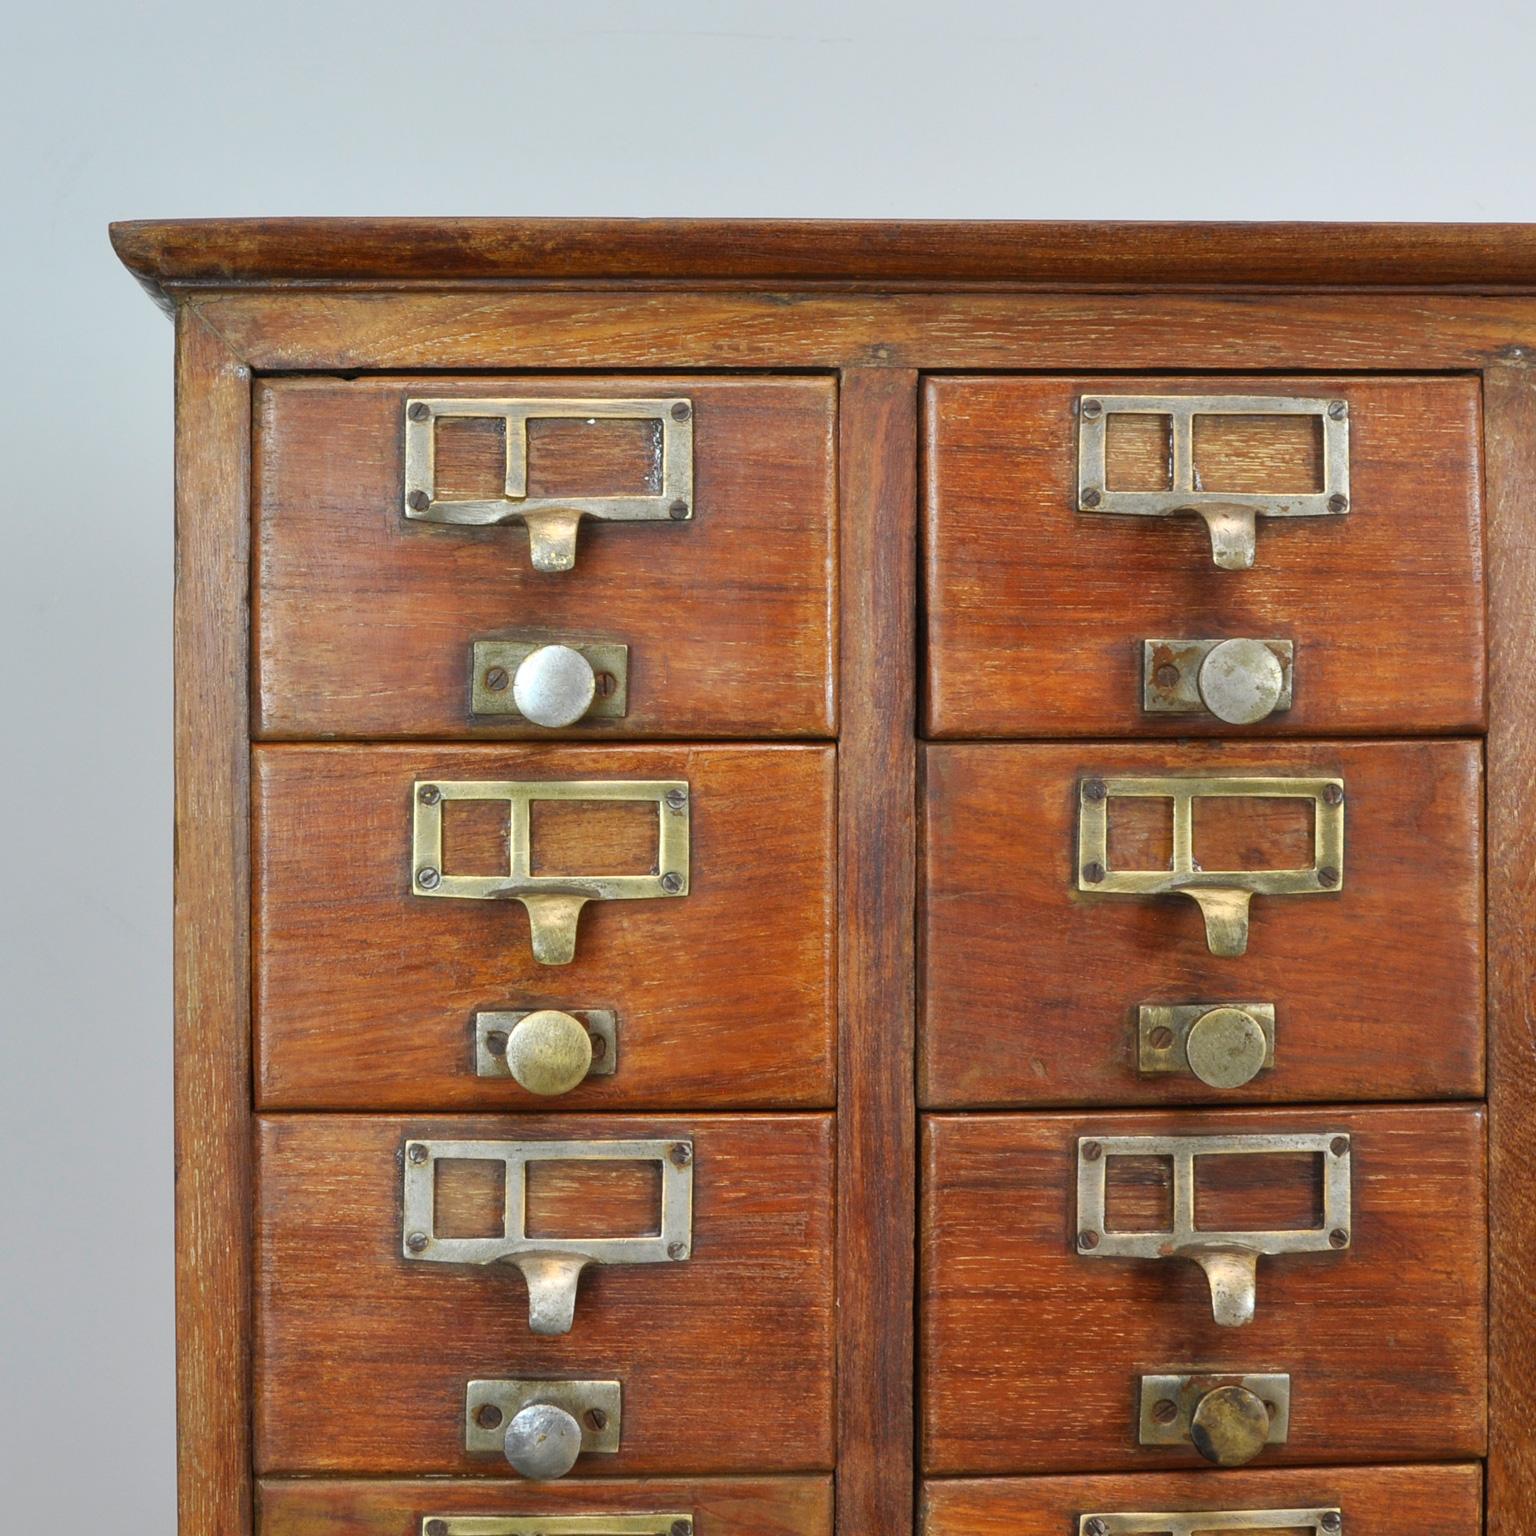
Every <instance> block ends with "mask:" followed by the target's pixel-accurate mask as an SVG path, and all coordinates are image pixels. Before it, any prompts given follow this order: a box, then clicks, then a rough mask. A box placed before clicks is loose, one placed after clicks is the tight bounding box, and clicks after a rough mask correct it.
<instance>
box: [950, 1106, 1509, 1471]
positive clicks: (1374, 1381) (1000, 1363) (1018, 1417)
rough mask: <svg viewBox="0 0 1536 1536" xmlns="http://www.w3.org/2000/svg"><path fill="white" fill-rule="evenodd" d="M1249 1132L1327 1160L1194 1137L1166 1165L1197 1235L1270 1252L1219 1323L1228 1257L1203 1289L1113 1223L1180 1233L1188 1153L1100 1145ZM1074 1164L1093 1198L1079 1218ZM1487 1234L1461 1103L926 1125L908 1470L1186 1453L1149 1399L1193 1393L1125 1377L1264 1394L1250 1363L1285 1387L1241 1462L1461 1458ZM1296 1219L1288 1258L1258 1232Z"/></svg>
mask: <svg viewBox="0 0 1536 1536" xmlns="http://www.w3.org/2000/svg"><path fill="white" fill-rule="evenodd" d="M1256 1136H1258V1137H1263V1136H1268V1137H1305V1138H1308V1139H1309V1141H1310V1143H1311V1144H1312V1146H1313V1147H1314V1148H1315V1146H1316V1143H1317V1142H1318V1141H1319V1140H1320V1141H1321V1143H1322V1146H1323V1148H1324V1150H1322V1151H1316V1150H1307V1149H1306V1147H1305V1146H1302V1149H1301V1150H1296V1149H1295V1148H1294V1147H1293V1148H1292V1149H1290V1150H1286V1149H1285V1147H1284V1146H1282V1147H1280V1148H1275V1147H1273V1146H1270V1147H1265V1148H1257V1149H1256V1148H1255V1147H1254V1144H1253V1143H1251V1142H1250V1143H1248V1144H1247V1146H1248V1148H1249V1150H1248V1154H1247V1155H1222V1151H1223V1149H1222V1148H1220V1147H1218V1146H1217V1145H1216V1144H1215V1143H1214V1142H1206V1143H1204V1150H1203V1151H1202V1152H1201V1153H1200V1155H1198V1156H1196V1157H1195V1158H1194V1161H1193V1173H1192V1175H1188V1174H1185V1173H1183V1172H1180V1173H1179V1175H1178V1180H1177V1182H1179V1183H1182V1181H1183V1180H1184V1178H1186V1177H1188V1178H1189V1179H1190V1182H1191V1183H1192V1186H1193V1188H1192V1199H1193V1207H1194V1217H1195V1220H1196V1223H1197V1226H1198V1233H1197V1234H1196V1236H1195V1238H1194V1239H1193V1240H1192V1241H1193V1242H1194V1243H1196V1244H1201V1243H1203V1244H1206V1245H1208V1247H1209V1248H1212V1249H1220V1250H1222V1251H1224V1252H1230V1251H1235V1250H1236V1249H1237V1248H1238V1247H1240V1246H1243V1244H1244V1243H1245V1242H1246V1244H1247V1246H1248V1247H1249V1248H1250V1249H1251V1250H1259V1251H1264V1252H1265V1254H1266V1256H1265V1257H1261V1258H1259V1259H1258V1261H1257V1275H1256V1292H1255V1293H1254V1294H1255V1295H1256V1305H1255V1307H1254V1311H1253V1315H1252V1318H1251V1321H1249V1322H1248V1323H1247V1324H1246V1325H1241V1326H1234V1325H1232V1322H1231V1320H1230V1318H1229V1320H1228V1322H1227V1323H1225V1324H1220V1323H1218V1322H1217V1321H1216V1310H1217V1299H1218V1294H1219V1290H1220V1287H1221V1285H1222V1284H1223V1283H1226V1284H1228V1285H1231V1284H1232V1278H1231V1275H1230V1273H1229V1272H1226V1273H1224V1269H1223V1264H1224V1261H1220V1260H1217V1259H1216V1258H1215V1257H1209V1258H1208V1259H1207V1261H1206V1262H1207V1264H1209V1265H1210V1267H1211V1270H1212V1273H1211V1276H1210V1278H1209V1279H1208V1276H1207V1274H1206V1273H1205V1272H1204V1271H1205V1265H1203V1264H1202V1263H1201V1262H1199V1261H1197V1260H1196V1259H1194V1258H1191V1257H1188V1256H1186V1255H1185V1254H1184V1253H1183V1252H1180V1253H1177V1254H1173V1255H1171V1256H1168V1257H1126V1256H1123V1255H1122V1254H1121V1253H1120V1251H1119V1250H1121V1249H1122V1248H1123V1247H1126V1246H1128V1245H1129V1243H1128V1240H1127V1239H1126V1237H1125V1234H1128V1233H1135V1234H1138V1235H1139V1240H1140V1242H1141V1243H1143V1244H1145V1245H1147V1246H1149V1247H1151V1248H1152V1249H1153V1250H1156V1249H1158V1248H1160V1247H1161V1248H1171V1247H1174V1246H1176V1245H1177V1246H1180V1247H1181V1248H1182V1247H1183V1246H1186V1239H1184V1238H1183V1237H1181V1236H1180V1235H1179V1234H1180V1232H1181V1231H1186V1230H1187V1229H1188V1228H1187V1221H1188V1212H1187V1211H1186V1210H1185V1209H1184V1201H1185V1200H1186V1199H1188V1198H1190V1196H1188V1195H1184V1194H1180V1193H1178V1192H1177V1191H1176V1190H1171V1189H1170V1179H1171V1178H1173V1177H1174V1173H1175V1170H1176V1169H1180V1168H1181V1167H1183V1166H1185V1165H1184V1164H1183V1163H1182V1161H1181V1160H1182V1158H1183V1156H1184V1154H1183V1153H1182V1152H1180V1151H1179V1150H1178V1149H1177V1148H1168V1147H1165V1146H1161V1145H1155V1144H1149V1143H1147V1142H1144V1141H1141V1142H1136V1143H1135V1144H1134V1145H1133V1146H1131V1147H1129V1148H1128V1147H1127V1146H1126V1145H1125V1143H1124V1142H1118V1143H1117V1142H1115V1141H1113V1140H1112V1138H1169V1137H1173V1138H1187V1137H1193V1138H1200V1137H1256ZM1340 1141H1342V1142H1343V1145H1342V1147H1340V1146H1338V1143H1339V1142H1340ZM1297 1145H1301V1144H1299V1143H1298V1144H1297ZM1238 1150H1239V1149H1236V1148H1233V1147H1231V1146H1230V1145H1229V1146H1228V1147H1226V1148H1225V1151H1226V1152H1227V1153H1229V1154H1231V1153H1234V1152H1236V1151H1238ZM1336 1151H1338V1152H1339V1153H1340V1155H1338V1156H1335V1152H1336ZM1093 1168H1097V1169H1099V1170H1102V1172H1101V1173H1100V1174H1099V1175H1098V1177H1100V1178H1101V1179H1102V1181H1103V1183H1102V1185H1101V1186H1100V1187H1101V1188H1102V1190H1103V1197H1102V1198H1103V1210H1104V1212H1106V1213H1107V1216H1105V1217H1104V1218H1102V1225H1101V1226H1100V1227H1098V1228H1095V1226H1094V1223H1095V1221H1096V1220H1097V1219H1099V1218H1097V1217H1096V1214H1095V1212H1094V1208H1093V1205H1092V1200H1091V1192H1092V1190H1093V1187H1094V1186H1093V1182H1092V1180H1093V1177H1094V1174H1093V1173H1092V1172H1091V1169H1093ZM1080 1180H1081V1181H1082V1182H1083V1185H1084V1189H1085V1190H1086V1191H1087V1192H1088V1194H1089V1198H1088V1199H1085V1200H1083V1201H1081V1202H1080V1199H1079V1183H1080ZM1341 1181H1342V1185H1343V1193H1341V1192H1340V1188H1339V1185H1340V1182H1341ZM1486 1230H1487V1227H1486V1200H1485V1183H1484V1136H1483V1114H1482V1111H1481V1110H1480V1109H1479V1108H1476V1107H1472V1106H1439V1107H1425V1106H1415V1107H1412V1108H1403V1109H1353V1108H1350V1109H1339V1108H1331V1107H1323V1108H1318V1107H1307V1108H1305V1109H1290V1110H1269V1111H1260V1112H1253V1111H1229V1112H1222V1113H1215V1114H1213V1113H1210V1112H1200V1111H1185V1112H1182V1113H1179V1114H1163V1115H1147V1114H1142V1115H1126V1114H1113V1113H1105V1112H1099V1113H1078V1114H1072V1115H1037V1116H1022V1115H995V1116H980V1117H961V1116H954V1117H951V1116H933V1117H930V1118H929V1119H928V1120H927V1122H926V1124H925V1128H924V1146H923V1195H922V1281H921V1306H922V1320H921V1350H922V1371H923V1383H924V1388H923V1405H922V1437H923V1441H922V1455H923V1466H924V1468H925V1470H926V1471H927V1472H929V1473H934V1474H952V1473H963V1474H985V1473H1009V1472H1012V1473H1019V1472H1058V1471H1062V1472H1067V1471H1123V1470H1132V1469H1134V1470H1152V1469H1158V1470H1160V1469H1162V1468H1165V1467H1166V1468H1174V1469H1177V1468H1180V1467H1190V1466H1200V1465H1202V1461H1201V1456H1200V1455H1199V1454H1198V1453H1197V1452H1196V1451H1195V1450H1194V1449H1193V1447H1192V1446H1191V1445H1189V1444H1187V1443H1185V1437H1184V1436H1182V1435H1180V1434H1179V1433H1178V1427H1177V1424H1176V1426H1175V1428H1174V1429H1170V1430H1167V1431H1164V1430H1163V1429H1161V1428H1160V1427H1159V1426H1160V1425H1161V1424H1162V1422H1163V1420H1162V1417H1161V1409H1160V1407H1159V1406H1158V1405H1160V1404H1161V1403H1162V1402H1164V1401H1165V1400H1171V1401H1173V1406H1174V1407H1175V1408H1178V1407H1179V1406H1180V1403H1181V1402H1182V1404H1183V1408H1184V1409H1185V1410H1186V1411H1188V1410H1194V1411H1198V1410H1199V1407H1200V1401H1201V1399H1200V1397H1199V1396H1191V1397H1185V1396H1184V1395H1183V1394H1182V1393H1174V1392H1173V1389H1171V1388H1170V1389H1167V1390H1163V1389H1157V1388H1155V1387H1154V1386H1153V1384H1151V1383H1149V1382H1147V1381H1146V1378H1150V1377H1155V1376H1165V1375H1183V1374H1193V1375H1194V1376H1195V1377H1197V1378H1211V1379H1212V1380H1211V1384H1212V1385H1214V1386H1218V1387H1221V1386H1226V1385H1229V1384H1230V1385H1236V1384H1241V1385H1242V1386H1244V1387H1245V1388H1246V1387H1250V1386H1252V1387H1253V1389H1254V1391H1255V1392H1258V1393H1260V1394H1261V1395H1262V1398H1263V1400H1264V1401H1272V1400H1273V1401H1278V1399H1276V1398H1275V1392H1276V1390H1278V1389H1276V1388H1274V1387H1273V1385H1272V1384H1270V1385H1263V1384H1256V1383H1254V1382H1253V1380H1252V1378H1254V1377H1255V1376H1270V1375H1275V1374H1281V1375H1284V1376H1287V1377H1288V1378H1289V1435H1288V1438H1287V1439H1286V1441H1285V1443H1284V1444H1268V1445H1266V1446H1264V1448H1262V1449H1259V1450H1258V1452H1257V1454H1258V1458H1259V1464H1260V1465H1263V1464H1268V1463H1273V1462H1281V1463H1294V1464H1297V1465H1306V1464H1321V1463H1348V1462H1361V1463H1368V1462H1377V1461H1387V1460H1404V1461H1419V1460H1432V1459H1446V1460H1448V1459H1451V1458H1456V1457H1474V1456H1478V1455H1481V1454H1482V1452H1483V1449H1484V1437H1485V1420H1484V1415H1485V1391H1486V1361H1485V1357H1484V1351H1485V1348H1486V1342H1487V1340H1486V1326H1487V1314H1486V1303H1487V1296H1486V1274H1485V1271H1486V1260H1487V1254H1486V1238H1485V1234H1486ZM1303 1232H1304V1233H1306V1234H1307V1236H1306V1237H1305V1239H1304V1240H1301V1241H1299V1242H1298V1244H1297V1246H1298V1248H1299V1249H1300V1250H1301V1251H1291V1252H1274V1251H1272V1250H1273V1248H1274V1247H1275V1246H1276V1244H1275V1243H1274V1242H1273V1241H1272V1238H1271V1235H1272V1234H1276V1233H1280V1234H1286V1235H1290V1234H1295V1233H1303ZM1158 1234H1163V1236H1162V1237H1161V1238H1160V1237H1159V1236H1158ZM1169 1234H1172V1235H1171V1236H1170V1235H1169ZM1245 1234H1247V1235H1248V1236H1247V1237H1246V1238H1245V1236H1244V1235H1245ZM1255 1234H1257V1235H1255ZM1335 1234H1338V1236H1337V1237H1336V1236H1335ZM1341 1241H1342V1246H1339V1243H1340V1242H1341ZM1090 1249H1091V1250H1092V1251H1090ZM1101 1249H1102V1252H1101V1251H1099V1250H1101ZM1244 1378H1246V1380H1244ZM1170 1394H1173V1396H1172V1397H1170ZM1202 1395H1203V1394H1202ZM1174 1399H1176V1400H1174ZM1000 1405H1002V1406H1001V1407H1000ZM1280 1406H1281V1407H1282V1409H1283V1404H1281V1405H1280ZM1153 1411H1156V1412H1157V1413H1158V1415H1159V1417H1158V1422H1157V1425H1154V1426H1153V1428H1152V1430H1151V1433H1152V1434H1155V1435H1164V1436H1165V1438H1166V1439H1167V1440H1168V1442H1169V1443H1163V1444H1156V1445H1143V1444H1141V1443H1139V1440H1140V1439H1141V1435H1140V1434H1139V1432H1138V1415H1139V1414H1143V1413H1144V1412H1146V1413H1150V1412H1153ZM1276 1422H1278V1420H1277V1421H1276ZM1185 1427H1187V1425H1186V1426H1185ZM1175 1442H1176V1443H1175Z"/></svg>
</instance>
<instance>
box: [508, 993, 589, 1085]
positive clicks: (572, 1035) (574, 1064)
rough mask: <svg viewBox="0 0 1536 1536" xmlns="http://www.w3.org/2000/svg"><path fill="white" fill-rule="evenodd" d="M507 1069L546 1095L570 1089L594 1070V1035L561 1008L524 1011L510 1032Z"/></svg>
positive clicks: (518, 1080)
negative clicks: (527, 1012)
mask: <svg viewBox="0 0 1536 1536" xmlns="http://www.w3.org/2000/svg"><path fill="white" fill-rule="evenodd" d="M506 1058H507V1070H508V1071H509V1072H510V1073H511V1074H512V1076H513V1078H514V1079H515V1080H516V1081H517V1082H518V1083H519V1084H521V1085H522V1086H523V1087H524V1088H526V1089H527V1090H528V1092H529V1093H537V1094H539V1095H541V1096H542V1097H545V1098H550V1097H553V1096H554V1095H555V1094H559V1093H569V1092H570V1091H571V1089H572V1088H575V1087H576V1086H577V1085H578V1084H579V1083H581V1082H583V1081H584V1080H585V1079H586V1076H587V1073H588V1072H590V1071H591V1070H592V1037H591V1036H590V1035H589V1034H588V1033H587V1032H586V1030H585V1029H584V1028H582V1025H581V1021H580V1020H579V1019H576V1018H573V1017H572V1016H571V1015H570V1014H568V1013H561V1012H560V1010H559V1009H558V1008H540V1009H538V1010H537V1011H536V1012H534V1013H529V1014H524V1016H523V1017H522V1018H521V1019H519V1020H518V1022H517V1023H516V1024H514V1025H513V1026H512V1029H511V1030H510V1031H509V1032H508V1034H507V1050H506Z"/></svg>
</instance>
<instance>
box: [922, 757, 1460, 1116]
mask: <svg viewBox="0 0 1536 1536" xmlns="http://www.w3.org/2000/svg"><path fill="white" fill-rule="evenodd" d="M926 762H927V828H926V861H927V862H926V899H925V902H924V910H923V918H922V928H923V934H924V939H925V944H924V948H925V952H926V975H925V981H926V987H925V1004H924V1013H923V1029H922V1036H921V1044H920V1062H921V1073H922V1091H923V1094H924V1102H925V1103H927V1104H929V1105H931V1106H935V1107H947V1106H957V1107H958V1106H983V1105H999V1106H1003V1105H1011V1104H1042V1105H1044V1104H1057V1105H1069V1104H1074V1103H1083V1102H1107V1103H1135V1102H1145V1103H1161V1102H1190V1101H1201V1100H1204V1101H1206V1102H1210V1101H1212V1100H1216V1099H1222V1098H1228V1099H1230V1098H1236V1099H1239V1100H1256V1101H1264V1100H1273V1101H1287V1100H1288V1101H1298V1102H1306V1101H1312V1102H1318V1101H1326V1100H1329V1099H1337V1098H1351V1099H1413V1098H1456V1097H1475V1096H1477V1095H1478V1094H1480V1092H1481V1090H1482V1082H1483V1025H1482V1020H1483V917H1482V843H1481V834H1480V825H1481V804H1482V757H1481V748H1480V746H1479V744H1478V743H1475V742H1466V741H1437V742H1422V743H1403V742H1391V743H1387V742H1371V743H1359V744H1344V743H1336V742H1296V743H1287V744H1284V745H1282V744H1279V743H1267V744H1262V745H1251V746H1245V745H1241V744H1236V745H1234V744H1222V743H1215V742H1212V743H1197V744H1185V745H1181V746H1179V747H1177V748H1175V747H1173V746H1157V745H1148V746H1125V745H1100V744H1081V745H1074V746H1003V745H997V746H985V745H983V746H935V747H930V748H929V749H928V750H927V753H926ZM1164 775H1168V776H1178V777H1181V778H1183V777H1194V778H1201V777H1205V778H1209V777H1210V776H1227V777H1232V776H1248V775H1260V776H1270V777H1293V776H1300V777H1321V778H1338V779H1340V780H1342V781H1343V785H1344V796H1345V798H1344V801H1343V813H1344V818H1343V830H1344V859H1343V870H1342V884H1341V887H1340V889H1339V890H1337V891H1336V892H1326V891H1319V892H1316V893H1314V894H1310V895H1299V896H1298V895H1257V896H1255V897H1254V898H1253V901H1252V905H1251V908H1250V925H1251V932H1250V935H1249V940H1248V947H1247V952H1246V953H1245V954H1243V955H1242V956H1241V957H1231V956H1224V955H1216V954H1213V953H1211V950H1210V948H1209V944H1208V939H1207V930H1206V925H1205V923H1204V921H1203V920H1202V916H1201V912H1200V910H1199V908H1198V907H1197V906H1196V904H1195V902H1194V901H1193V900H1191V899H1190V898H1189V897H1187V896H1185V895H1182V894H1174V895H1166V896H1158V897H1138V896H1126V895H1098V894H1090V893H1088V892H1086V891H1082V890H1079V889H1078V881H1077V878H1076V875H1077V863H1076V861H1077V857H1078V820H1079V812H1080V809H1081V795H1082V789H1081V786H1082V785H1083V784H1084V783H1085V781H1089V780H1093V779H1095V778H1097V779H1101V780H1108V779H1112V778H1116V777H1121V776H1125V777H1161V776H1164ZM1108 804H1109V828H1110V845H1109V846H1110V854H1111V863H1114V862H1115V859H1116V858H1119V859H1121V860H1123V861H1126V862H1125V863H1124V866H1123V867H1132V866H1133V865H1134V866H1139V865H1140V864H1141V862H1142V861H1143V860H1145V861H1146V862H1147V864H1148V865H1149V866H1151V867H1161V868H1167V867H1168V857H1169V852H1168V842H1167V838H1168V828H1169V819H1170V818H1169V813H1168V811H1167V810H1166V809H1159V810H1157V811H1156V812H1155V814H1154V813H1153V811H1152V802H1150V801H1143V802H1140V805H1141V807H1142V808H1143V809H1141V810H1137V809H1136V808H1135V807H1131V806H1129V805H1124V808H1123V802H1122V801H1121V800H1120V798H1119V797H1118V796H1117V797H1113V798H1111V799H1110V800H1109V802H1108ZM1159 804H1160V806H1161V807H1166V806H1167V802H1166V801H1163V802H1159ZM1309 812H1312V813H1314V814H1315V807H1312V806H1310V805H1308V804H1307V802H1298V801H1283V800H1258V801H1255V800H1246V801H1231V800H1229V801H1226V802H1224V803H1222V802H1217V801H1205V800H1201V801H1197V802H1196V806H1195V822H1194V825H1195V836H1194V852H1195V855H1196V857H1197V858H1200V857H1201V855H1202V850H1203V849H1205V848H1206V847H1209V848H1210V849H1211V850H1212V852H1211V854H1210V856H1208V857H1206V858H1205V859H1204V867H1205V868H1207V869H1210V868H1212V867H1215V868H1232V867H1234V865H1235V864H1236V862H1237V860H1238V859H1242V860H1243V867H1254V865H1255V864H1256V865H1257V867H1259V868H1267V867H1287V866H1292V865H1303V864H1307V865H1309V864H1311V862H1312V845H1311V833H1310V831H1309V830H1308V824H1307V821H1306V819H1305V817H1306V815H1307V814H1308V813H1309ZM1207 817H1209V820H1208V819H1207ZM1205 838H1209V843H1208V844H1207V843H1206V842H1204V841H1203V839H1205ZM1250 856H1251V857H1250ZM1213 859H1214V860H1215V863H1214V864H1213V862H1212V860H1213ZM1271 860H1274V861H1276V863H1275V864H1274V865H1271V863H1270V861H1271ZM1221 1002H1238V1003H1261V1004H1270V1005H1273V1008H1274V1060H1273V1065H1272V1066H1271V1067H1269V1068H1268V1069H1266V1070H1262V1071H1260V1072H1259V1073H1258V1075H1257V1076H1255V1077H1253V1078H1252V1079H1251V1080H1250V1081H1249V1082H1247V1083H1246V1084H1244V1085H1243V1086H1241V1087H1238V1088H1236V1089H1226V1088H1218V1087H1208V1086H1206V1084H1205V1083H1204V1082H1202V1081H1201V1080H1199V1079H1198V1078H1197V1077H1195V1076H1194V1075H1193V1074H1192V1073H1190V1072H1189V1071H1188V1070H1181V1071H1175V1072H1167V1073H1162V1074H1157V1075H1143V1074H1142V1072H1141V1061H1140V1029H1141V1015H1140V1010H1141V1007H1142V1005H1143V1004H1147V1005H1163V1004H1196V1003H1210V1004H1214V1003H1221Z"/></svg>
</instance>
